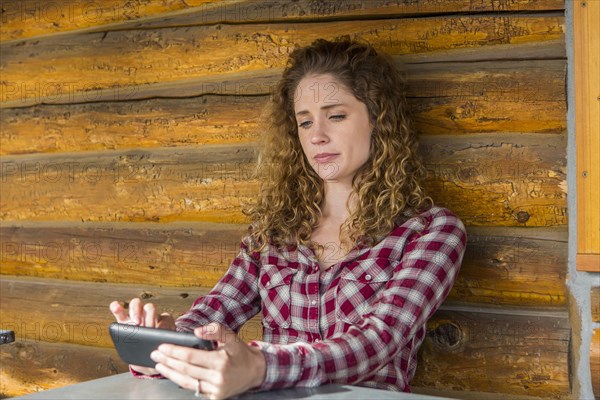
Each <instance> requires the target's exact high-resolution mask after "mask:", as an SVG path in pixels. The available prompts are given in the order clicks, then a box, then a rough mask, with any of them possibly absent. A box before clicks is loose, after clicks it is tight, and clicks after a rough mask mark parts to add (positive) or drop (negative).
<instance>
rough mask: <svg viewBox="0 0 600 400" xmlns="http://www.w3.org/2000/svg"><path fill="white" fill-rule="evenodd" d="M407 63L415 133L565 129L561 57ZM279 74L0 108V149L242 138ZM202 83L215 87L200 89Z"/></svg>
mask: <svg viewBox="0 0 600 400" xmlns="http://www.w3.org/2000/svg"><path fill="white" fill-rule="evenodd" d="M405 67H406V70H407V75H408V93H407V95H408V98H409V100H410V106H411V111H412V113H413V115H414V122H415V128H416V129H417V131H418V132H420V133H421V134H446V133H448V134H466V133H480V132H523V133H535V132H556V133H558V132H563V131H564V130H565V129H566V118H565V115H566V114H565V113H566V109H565V105H566V101H565V91H564V90H565V86H564V74H565V62H564V61H562V60H527V61H520V62H515V61H505V62H499V61H495V62H473V63H433V64H425V65H423V64H408V65H406V66H405ZM277 79H278V77H277V76H276V75H272V76H270V77H268V78H264V79H259V80H247V81H225V82H212V83H210V84H206V82H189V84H188V85H187V91H186V92H184V93H182V92H181V91H180V90H179V88H169V87H168V86H166V85H163V86H164V87H163V88H162V89H161V91H160V92H155V93H153V94H152V95H153V96H161V95H162V96H167V95H170V96H179V95H184V94H185V95H192V97H185V98H169V99H165V98H158V99H150V100H140V101H122V102H114V101H107V102H91V103H85V104H68V105H38V106H33V107H27V108H13V109H0V118H1V119H2V121H3V126H2V128H3V129H2V132H1V133H0V137H1V138H2V140H3V144H2V149H0V154H24V153H38V152H69V151H94V150H108V149H126V148H131V147H138V148H140V147H143V148H150V147H173V146H186V145H190V144H193V145H204V144H241V143H248V142H251V141H253V140H256V139H257V136H258V131H259V127H258V125H259V113H258V112H257V110H260V109H263V107H264V106H265V105H266V103H267V101H268V97H267V96H266V95H265V96H257V95H260V94H265V93H269V92H270V91H271V90H272V89H273V88H274V86H275V84H276V80H277ZM194 88H195V90H194ZM207 92H213V93H216V94H218V95H202V94H203V93H207ZM149 94H150V93H146V95H149ZM195 96H198V97H195ZM524 104H526V107H524V106H523V105H524Z"/></svg>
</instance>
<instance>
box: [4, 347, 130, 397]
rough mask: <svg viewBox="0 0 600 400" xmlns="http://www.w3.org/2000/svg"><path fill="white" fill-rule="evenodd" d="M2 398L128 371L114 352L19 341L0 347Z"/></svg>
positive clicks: (93, 348) (94, 348)
mask: <svg viewBox="0 0 600 400" xmlns="http://www.w3.org/2000/svg"><path fill="white" fill-rule="evenodd" d="M0 358H1V359H2V363H0V376H2V379H0V393H1V395H2V398H5V397H14V396H23V395H26V394H30V393H35V392H39V391H42V390H47V389H54V388H58V387H62V386H66V385H72V384H75V383H79V382H83V381H89V380H92V379H97V378H102V377H105V376H109V375H115V374H118V373H123V372H126V371H127V366H126V364H125V363H123V362H122V361H121V359H120V358H119V356H118V355H117V353H116V351H115V350H114V349H106V348H97V347H90V346H80V345H75V344H65V343H48V342H38V341H32V340H23V339H22V338H18V340H17V341H16V342H15V343H11V344H9V345H4V346H0Z"/></svg>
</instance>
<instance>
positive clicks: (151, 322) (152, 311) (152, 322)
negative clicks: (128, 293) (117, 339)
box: [110, 298, 175, 375]
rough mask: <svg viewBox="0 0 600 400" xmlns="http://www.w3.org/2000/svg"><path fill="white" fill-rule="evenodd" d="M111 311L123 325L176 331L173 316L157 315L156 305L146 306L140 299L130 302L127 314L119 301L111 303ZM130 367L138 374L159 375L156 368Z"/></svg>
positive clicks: (167, 314)
mask: <svg viewBox="0 0 600 400" xmlns="http://www.w3.org/2000/svg"><path fill="white" fill-rule="evenodd" d="M110 311H111V312H112V313H113V315H114V316H115V319H116V320H117V322H119V323H121V324H129V325H139V326H146V327H148V328H161V329H170V330H173V331H174V330H175V320H174V319H173V317H172V316H171V314H169V313H162V314H160V315H157V313H156V307H155V306H154V304H152V303H148V304H144V303H142V301H141V300H140V299H138V298H135V299H133V300H131V301H130V302H129V312H126V311H125V309H124V308H123V306H122V305H121V304H120V303H119V302H118V301H113V302H112V303H110ZM130 367H131V368H132V369H133V370H135V371H136V372H139V373H141V374H144V375H155V374H157V371H156V370H155V369H154V368H147V367H140V366H139V365H131V366H130Z"/></svg>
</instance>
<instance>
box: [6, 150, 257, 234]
mask: <svg viewBox="0 0 600 400" xmlns="http://www.w3.org/2000/svg"><path fill="white" fill-rule="evenodd" d="M24 157H25V158H19V157H17V158H10V157H5V158H3V162H2V171H1V173H0V179H1V180H2V188H1V189H0V190H1V194H2V196H1V199H0V204H1V206H2V212H0V216H1V217H2V219H5V220H10V219H29V220H44V219H55V220H61V219H64V220H73V219H81V220H86V221H153V220H155V221H159V220H160V221H163V222H167V221H171V220H204V221H212V222H233V223H241V222H243V221H245V217H244V216H243V215H242V213H241V207H240V204H241V203H242V202H244V201H249V200H250V199H251V198H252V197H253V196H254V195H255V194H256V192H257V184H256V181H250V179H251V178H252V176H251V175H252V166H253V165H254V164H253V163H254V160H255V159H256V155H255V149H254V148H253V147H241V146H240V147H234V146H206V147H203V148H200V149H195V148H184V149H162V150H152V151H142V150H129V151H127V152H100V153H93V154H89V153H82V154H78V153H76V154H67V155H64V154H56V155H33V156H24ZM23 199H28V201H26V202H23ZM17 204H21V205H17ZM25 209H29V210H30V211H25ZM11 210H12V211H11ZM25 214H27V215H25Z"/></svg>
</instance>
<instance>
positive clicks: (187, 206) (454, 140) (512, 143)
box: [0, 134, 567, 226]
mask: <svg viewBox="0 0 600 400" xmlns="http://www.w3.org/2000/svg"><path fill="white" fill-rule="evenodd" d="M422 142H423V146H422V151H423V153H422V154H427V159H426V161H427V162H426V164H427V165H426V166H427V169H428V173H429V176H428V179H427V182H426V184H425V186H426V189H427V190H428V191H429V192H430V193H431V194H432V196H433V197H434V199H435V200H436V201H438V202H439V203H440V204H442V205H445V206H448V208H450V209H451V210H453V211H455V212H457V214H458V215H459V216H460V217H461V218H463V220H464V221H465V223H466V224H467V225H479V226H481V225H498V226H553V225H564V224H566V218H567V217H566V184H565V151H566V137H565V136H564V135H562V134H560V135H557V134H547V135H545V137H544V140H543V141H542V140H540V138H539V136H538V135H525V134H514V135H508V134H506V135H501V136H497V135H496V136H488V135H471V136H469V140H468V141H466V140H464V139H462V138H460V137H451V136H428V137H424V138H423V141H422ZM254 159H255V153H254V150H253V148H251V147H241V146H205V147H202V148H199V149H195V148H182V149H156V150H152V151H143V150H131V151H126V152H124V151H121V152H101V153H93V154H89V153H83V154H56V155H26V156H7V157H3V159H2V163H1V171H0V180H1V181H2V188H1V189H0V191H1V194H2V196H1V198H0V206H1V207H0V208H1V210H2V211H1V212H0V218H2V219H3V220H34V221H43V220H71V221H73V220H82V221H162V222H168V221H175V220H179V221H181V220H188V221H190V220H194V221H208V222H228V223H245V222H246V221H247V220H246V218H245V217H244V216H243V215H242V213H241V211H240V205H241V204H243V203H247V202H250V201H252V198H253V197H254V196H255V194H256V192H257V186H258V183H257V181H256V180H253V179H252V170H253V168H252V166H253V161H254ZM24 199H26V200H24ZM474 199H477V201H474Z"/></svg>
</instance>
